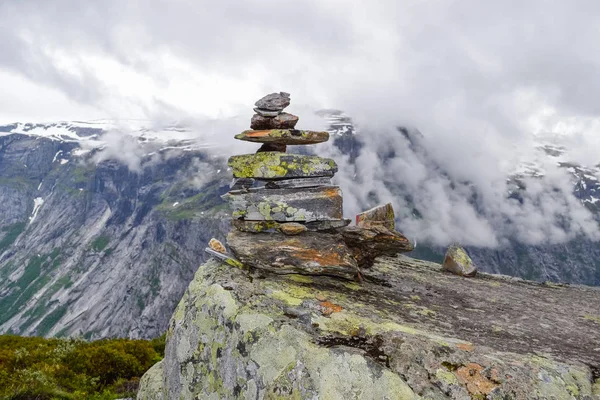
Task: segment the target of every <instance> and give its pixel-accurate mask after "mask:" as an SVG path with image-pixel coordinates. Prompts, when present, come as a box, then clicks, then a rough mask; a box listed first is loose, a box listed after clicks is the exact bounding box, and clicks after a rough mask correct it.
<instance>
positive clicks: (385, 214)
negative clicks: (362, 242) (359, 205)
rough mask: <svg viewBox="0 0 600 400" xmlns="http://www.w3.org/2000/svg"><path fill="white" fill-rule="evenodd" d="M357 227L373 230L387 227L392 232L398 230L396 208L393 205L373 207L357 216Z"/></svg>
mask: <svg viewBox="0 0 600 400" xmlns="http://www.w3.org/2000/svg"><path fill="white" fill-rule="evenodd" d="M356 226H359V227H362V228H371V227H373V226H385V227H386V228H388V229H390V230H394V229H396V222H395V214H394V208H393V207H392V204H391V203H387V204H384V205H382V206H377V207H373V208H371V209H370V210H367V211H364V212H362V213H360V214H358V215H357V216H356Z"/></svg>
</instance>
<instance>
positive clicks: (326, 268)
mask: <svg viewBox="0 0 600 400" xmlns="http://www.w3.org/2000/svg"><path fill="white" fill-rule="evenodd" d="M227 244H228V245H229V247H230V248H231V251H232V252H233V254H234V255H235V256H236V257H237V258H238V259H239V260H240V261H241V262H242V263H243V264H244V265H245V266H249V267H252V268H258V269H262V270H265V271H270V272H273V273H276V274H302V275H328V276H337V277H341V278H346V279H355V278H356V277H357V275H358V266H357V265H356V261H355V260H354V259H353V258H352V256H351V252H350V250H349V249H348V247H347V246H346V244H345V243H344V241H343V240H342V237H341V236H340V235H338V234H329V233H314V232H304V233H301V234H299V235H296V236H287V235H284V234H282V233H244V232H239V231H235V230H234V231H231V232H230V233H229V235H227Z"/></svg>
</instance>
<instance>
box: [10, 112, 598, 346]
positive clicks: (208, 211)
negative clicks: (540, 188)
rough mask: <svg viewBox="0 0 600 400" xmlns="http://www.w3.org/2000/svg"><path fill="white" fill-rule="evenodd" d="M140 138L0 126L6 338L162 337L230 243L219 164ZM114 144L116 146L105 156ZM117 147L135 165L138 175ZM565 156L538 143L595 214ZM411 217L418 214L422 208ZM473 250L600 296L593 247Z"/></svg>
mask: <svg viewBox="0 0 600 400" xmlns="http://www.w3.org/2000/svg"><path fill="white" fill-rule="evenodd" d="M320 115H321V116H322V117H323V118H325V119H326V121H327V123H328V126H329V131H330V134H331V135H332V137H333V142H334V145H335V146H336V147H338V148H339V149H340V151H341V152H342V153H344V154H346V155H349V159H350V162H353V160H355V159H356V158H357V157H358V156H359V155H360V154H361V151H362V148H363V144H362V142H361V133H360V131H358V129H356V128H355V126H354V124H353V123H352V120H351V119H350V118H349V117H348V116H346V115H345V114H344V113H342V112H340V111H337V110H324V111H322V112H320ZM123 124H126V125H127V129H123ZM144 125H145V122H144V121H126V122H122V121H121V122H117V121H92V122H60V123H51V124H22V123H17V124H11V125H6V126H0V202H1V204H2V207H0V331H1V332H10V333H16V334H21V335H42V336H83V337H85V338H89V339H95V338H101V337H113V336H127V337H131V338H148V337H155V336H158V335H160V334H162V333H163V332H164V331H165V330H166V327H167V324H168V321H169V318H170V316H171V314H172V312H173V310H174V309H175V306H176V305H177V303H178V302H179V300H180V298H181V296H182V294H183V292H184V291H185V289H186V287H187V286H188V284H189V282H190V281H191V280H192V278H193V275H194V272H195V271H196V269H197V267H198V265H200V264H201V263H203V262H204V261H205V259H206V255H205V254H204V251H203V249H204V247H205V246H206V243H207V242H208V241H209V240H210V239H211V238H212V237H215V238H217V239H220V240H222V239H223V238H224V236H225V234H226V232H227V231H228V230H229V222H228V220H227V218H228V215H229V212H228V209H227V206H226V204H225V203H224V202H223V200H222V199H221V198H220V196H221V195H222V194H224V193H226V192H227V191H228V190H229V184H230V180H231V174H230V173H229V172H228V171H227V166H226V155H220V154H217V153H216V152H215V151H213V145H212V144H211V143H206V142H200V141H198V140H194V139H193V138H194V132H193V131H191V130H190V129H188V128H186V127H183V126H170V127H168V128H161V129H152V128H147V127H144ZM115 132H116V133H115ZM398 134H399V135H405V136H406V138H407V139H409V140H410V141H411V143H413V144H414V145H415V151H420V150H419V148H418V142H419V134H418V132H416V133H415V132H413V131H409V130H407V129H404V128H399V129H398ZM109 139H110V141H112V142H114V141H117V146H114V145H113V146H111V147H108V146H107V141H108V140H109ZM113 144H114V143H113ZM120 148H121V149H124V148H128V149H129V150H130V151H134V152H135V153H136V155H137V157H136V160H135V162H134V163H133V164H132V163H131V162H129V161H128V160H126V159H124V158H123V157H121V156H122V154H119V149H120ZM115 149H117V150H116V151H115ZM565 150H566V149H564V148H562V147H560V146H555V145H552V144H547V143H546V144H540V151H541V152H542V153H543V154H545V156H547V157H550V158H552V159H553V160H555V162H557V163H559V164H560V166H561V167H563V168H565V169H567V170H568V171H569V172H570V173H571V175H572V177H573V193H574V194H575V196H576V197H577V198H578V199H579V201H581V203H582V204H584V205H585V206H586V207H587V208H588V209H589V210H590V211H592V212H594V213H595V215H599V212H600V201H599V199H600V183H599V181H598V176H599V171H600V168H599V167H598V166H593V167H586V166H582V165H579V164H576V163H572V162H568V161H567V160H565V159H564V156H565ZM392 153H393V152H392ZM386 157H393V154H392V155H386ZM543 175H544V172H543V170H542V169H541V168H540V167H539V166H538V165H537V164H535V163H528V164H523V165H521V166H519V168H518V170H517V171H516V172H515V174H513V175H511V176H509V177H507V179H508V180H510V181H511V182H512V183H514V188H515V190H514V192H511V193H507V196H516V197H518V196H519V191H520V190H526V188H525V187H524V185H523V177H525V176H529V177H532V176H534V177H535V176H537V177H539V178H540V179H543ZM394 190H396V192H395V194H397V195H398V196H407V194H406V193H402V192H401V189H397V188H395V189H394ZM413 207H414V208H415V211H416V212H418V208H419V204H414V205H413ZM399 227H400V229H401V227H402V221H399ZM467 248H468V251H469V253H470V254H471V256H472V258H473V259H474V260H475V262H476V263H477V264H478V265H479V267H480V269H481V270H484V271H486V272H493V273H501V274H507V275H513V276H520V277H524V278H528V279H534V280H542V281H545V280H549V281H556V282H573V283H582V284H588V285H600V248H599V246H598V244H597V243H596V242H594V241H592V240H590V239H585V238H581V239H577V240H573V241H570V242H567V243H564V244H560V245H556V244H553V245H528V244H525V243H520V242H518V241H516V240H515V241H511V242H510V243H509V244H508V245H506V246H503V247H501V248H494V249H492V248H477V247H467ZM444 250H445V249H444V248H443V247H442V246H439V245H438V246H435V245H430V244H427V243H419V245H418V246H417V248H416V250H415V251H414V252H413V253H412V256H413V257H417V258H419V257H420V258H423V259H428V260H432V261H440V259H441V258H442V257H443V253H444Z"/></svg>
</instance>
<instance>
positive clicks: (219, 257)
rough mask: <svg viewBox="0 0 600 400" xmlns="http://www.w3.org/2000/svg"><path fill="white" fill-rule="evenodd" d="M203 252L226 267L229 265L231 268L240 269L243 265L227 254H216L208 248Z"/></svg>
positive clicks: (216, 252)
mask: <svg viewBox="0 0 600 400" xmlns="http://www.w3.org/2000/svg"><path fill="white" fill-rule="evenodd" d="M204 252H205V253H206V254H208V255H210V256H211V257H213V258H215V259H217V260H219V261H222V262H224V263H225V264H227V265H230V266H232V267H237V268H242V267H243V265H242V264H241V263H240V262H239V261H238V260H236V259H235V258H234V257H232V256H230V255H229V254H224V253H221V252H218V251H216V250H213V249H211V248H210V247H207V248H205V249H204Z"/></svg>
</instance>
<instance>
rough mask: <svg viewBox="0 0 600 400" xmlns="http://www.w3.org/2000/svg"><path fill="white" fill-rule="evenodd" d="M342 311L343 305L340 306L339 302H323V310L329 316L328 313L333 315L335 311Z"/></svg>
mask: <svg viewBox="0 0 600 400" xmlns="http://www.w3.org/2000/svg"><path fill="white" fill-rule="evenodd" d="M340 311H342V307H341V306H338V305H337V304H333V303H331V302H329V301H322V302H321V312H322V313H323V315H325V316H328V315H331V314H333V313H336V312H340Z"/></svg>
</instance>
